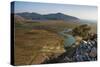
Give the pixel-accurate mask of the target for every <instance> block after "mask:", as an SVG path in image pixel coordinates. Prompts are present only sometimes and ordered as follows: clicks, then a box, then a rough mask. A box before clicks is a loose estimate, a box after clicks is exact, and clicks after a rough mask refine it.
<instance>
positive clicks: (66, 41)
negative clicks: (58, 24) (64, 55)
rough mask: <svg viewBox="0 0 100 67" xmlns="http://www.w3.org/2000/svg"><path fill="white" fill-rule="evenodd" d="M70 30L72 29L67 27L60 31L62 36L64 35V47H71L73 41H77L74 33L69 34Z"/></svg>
mask: <svg viewBox="0 0 100 67" xmlns="http://www.w3.org/2000/svg"><path fill="white" fill-rule="evenodd" d="M70 31H71V29H66V30H63V31H61V32H60V33H59V34H60V35H61V36H63V37H64V47H69V46H71V45H73V43H75V38H74V37H73V36H72V35H70V34H67V33H68V32H70Z"/></svg>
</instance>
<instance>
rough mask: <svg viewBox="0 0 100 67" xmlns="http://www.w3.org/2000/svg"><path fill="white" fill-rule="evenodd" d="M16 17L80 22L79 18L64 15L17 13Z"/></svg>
mask: <svg viewBox="0 0 100 67" xmlns="http://www.w3.org/2000/svg"><path fill="white" fill-rule="evenodd" d="M15 15H18V16H21V17H23V18H25V19H28V20H64V21H72V22H78V21H79V18H77V17H73V16H69V15H65V14H63V13H53V14H46V15H41V14H38V13H28V12H23V13H16V14H15Z"/></svg>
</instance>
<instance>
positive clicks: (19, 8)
mask: <svg viewBox="0 0 100 67" xmlns="http://www.w3.org/2000/svg"><path fill="white" fill-rule="evenodd" d="M20 12H36V13H40V14H50V13H58V12H59V13H64V14H66V15H71V16H75V17H78V18H80V19H88V20H90V19H91V20H97V7H96V6H87V5H69V4H50V3H36V2H35V3H34V2H15V13H20Z"/></svg>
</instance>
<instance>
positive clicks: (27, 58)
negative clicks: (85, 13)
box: [15, 21, 95, 65]
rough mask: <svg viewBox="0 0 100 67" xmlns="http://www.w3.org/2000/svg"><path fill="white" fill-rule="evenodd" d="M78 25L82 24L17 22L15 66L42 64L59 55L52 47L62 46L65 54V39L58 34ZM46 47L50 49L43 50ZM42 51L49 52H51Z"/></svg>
mask: <svg viewBox="0 0 100 67" xmlns="http://www.w3.org/2000/svg"><path fill="white" fill-rule="evenodd" d="M78 25H80V23H71V22H65V21H46V22H43V21H42V22H33V21H32V22H24V23H22V24H20V23H16V22H15V64H16V65H27V64H40V63H41V62H43V61H44V60H45V59H48V57H50V56H52V55H56V54H57V53H59V51H57V50H56V49H55V50H53V49H52V50H51V48H52V47H54V48H57V47H58V46H60V47H61V48H60V49H59V50H62V52H63V50H64V48H63V38H62V37H61V36H59V35H58V34H57V33H58V32H61V31H63V30H64V29H65V28H71V29H73V28H75V27H77V26H78ZM94 27H95V26H94ZM44 46H47V47H48V49H47V48H46V49H45V48H43V47H44ZM49 49H50V50H49ZM42 50H49V52H47V51H42ZM59 54H60V53H59Z"/></svg>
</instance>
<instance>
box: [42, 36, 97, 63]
mask: <svg viewBox="0 0 100 67" xmlns="http://www.w3.org/2000/svg"><path fill="white" fill-rule="evenodd" d="M96 35H97V34H90V38H88V40H87V41H85V40H82V41H81V43H80V44H79V45H76V46H75V47H66V48H65V50H66V52H64V53H63V54H61V55H60V56H58V57H56V58H53V59H50V60H46V61H45V62H43V64H45V63H65V62H79V61H96V60H97V37H96Z"/></svg>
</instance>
